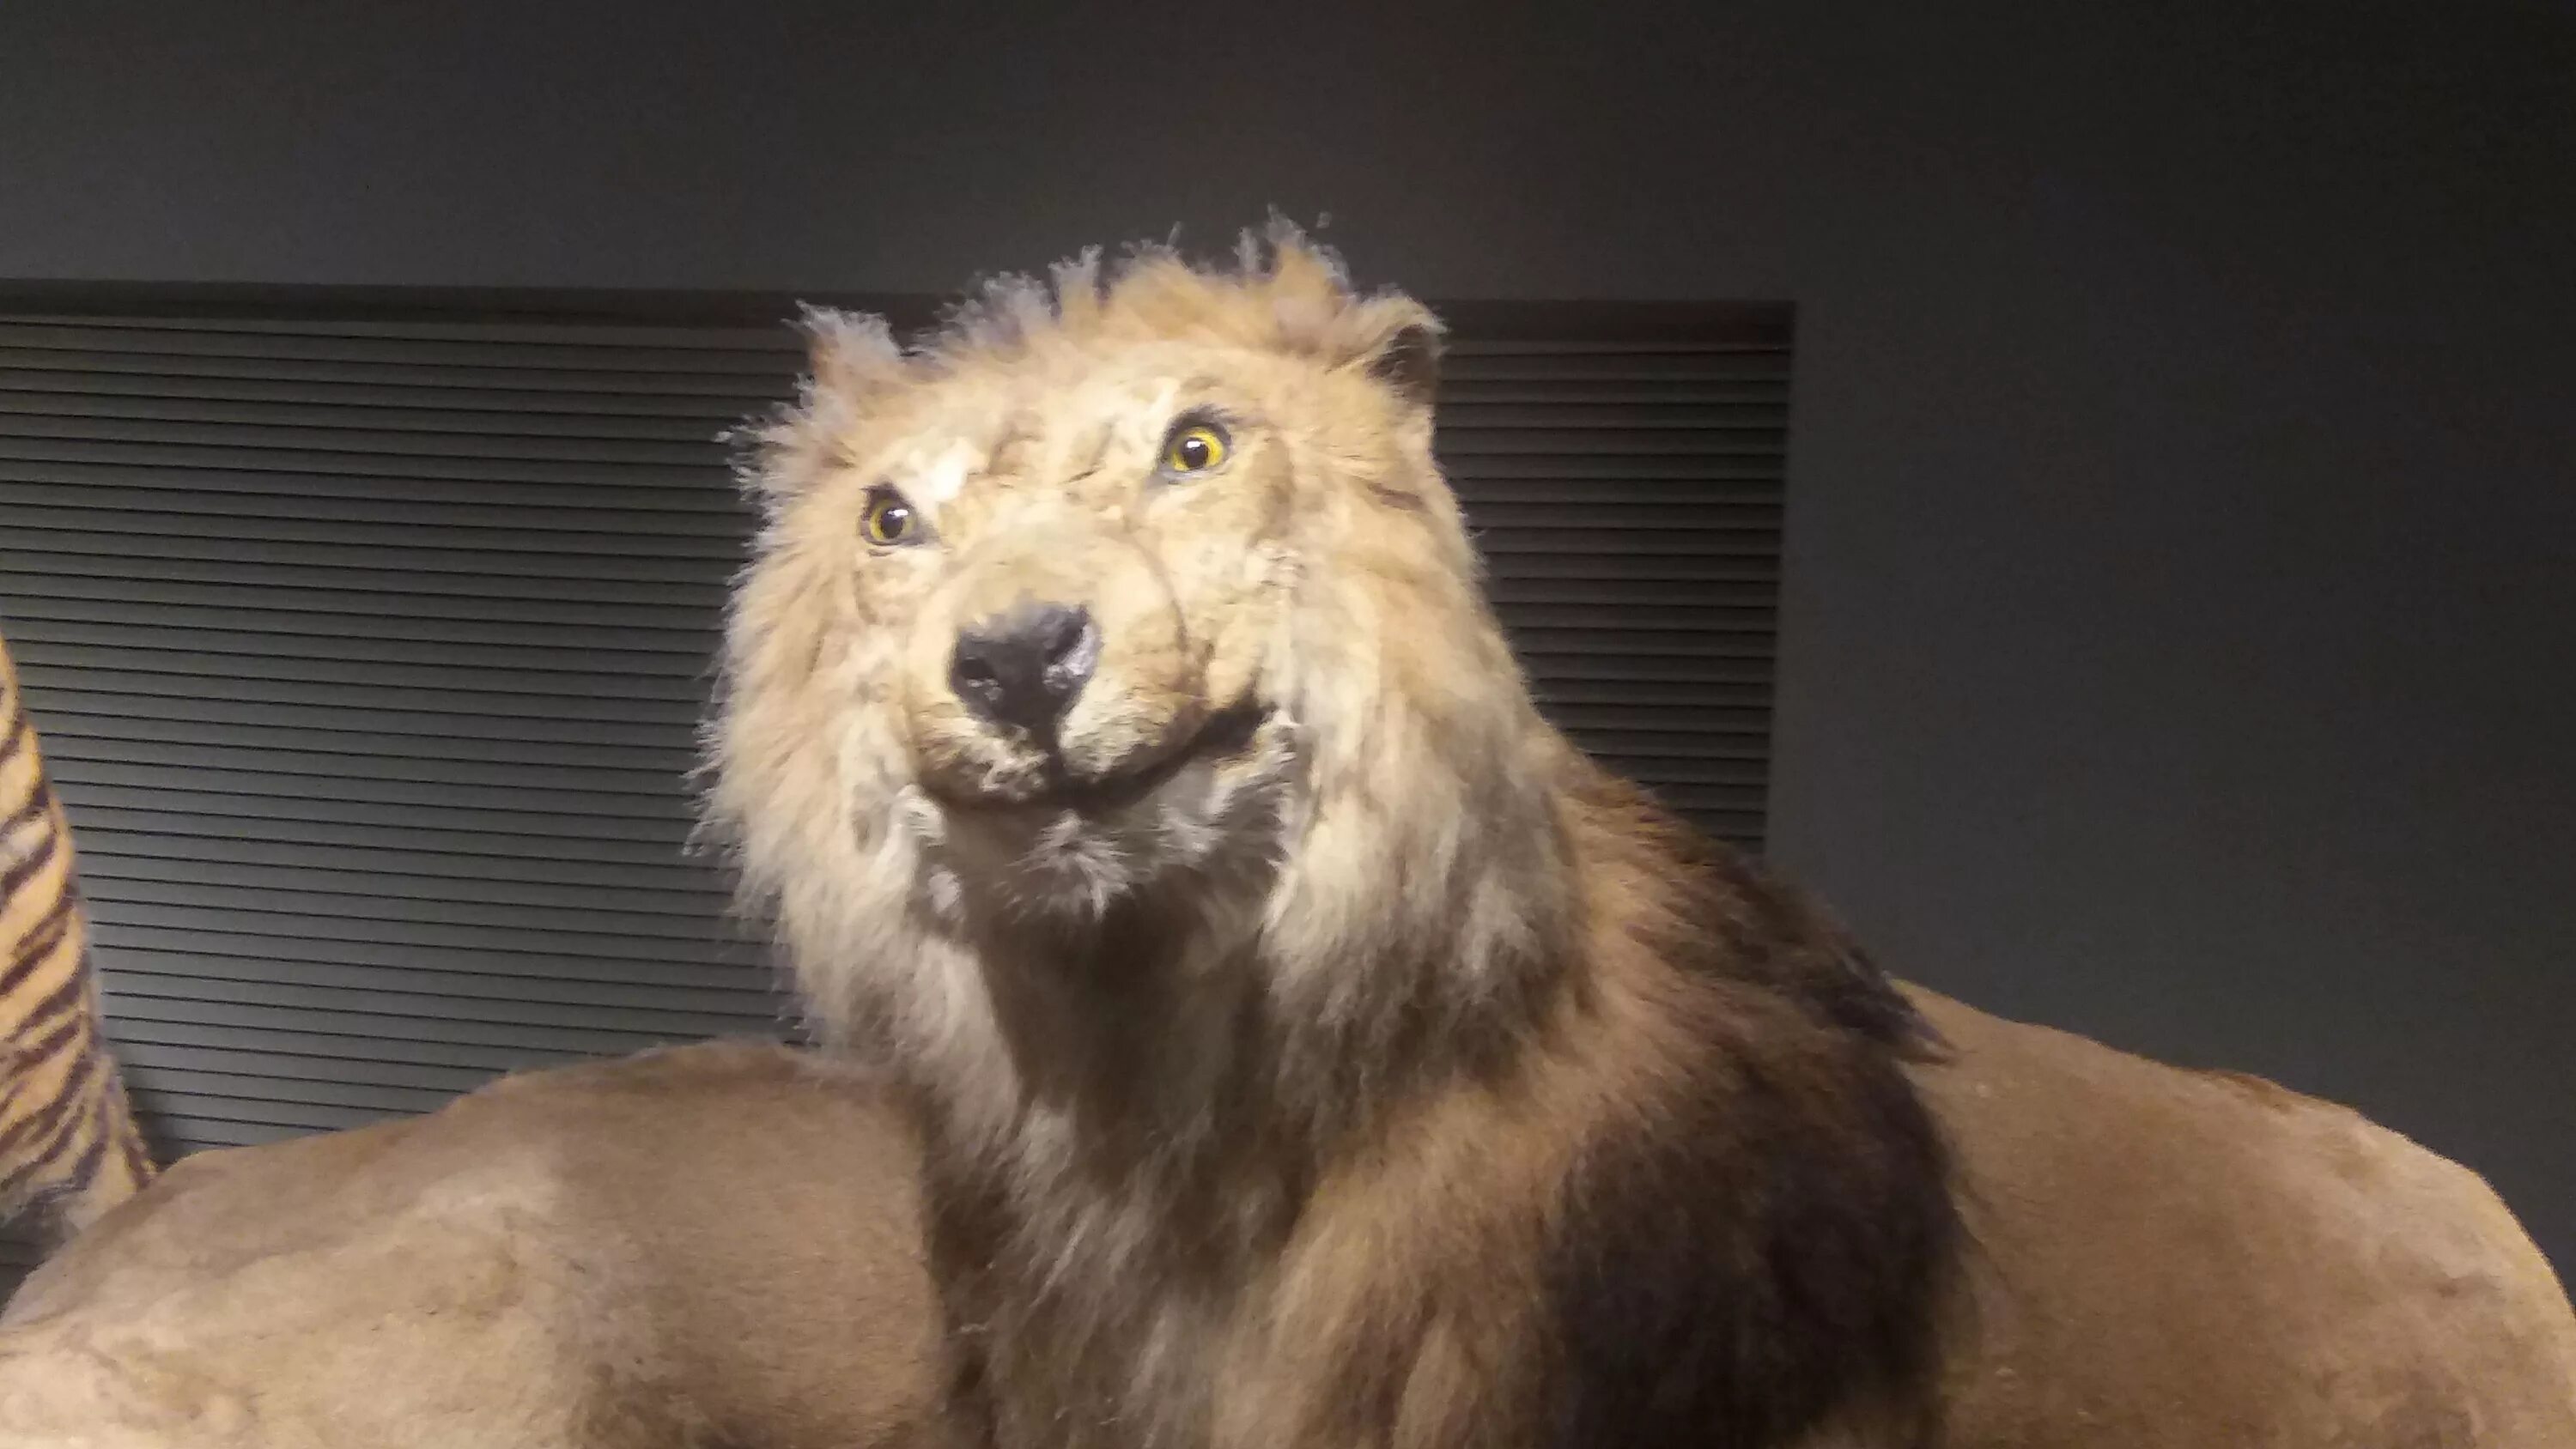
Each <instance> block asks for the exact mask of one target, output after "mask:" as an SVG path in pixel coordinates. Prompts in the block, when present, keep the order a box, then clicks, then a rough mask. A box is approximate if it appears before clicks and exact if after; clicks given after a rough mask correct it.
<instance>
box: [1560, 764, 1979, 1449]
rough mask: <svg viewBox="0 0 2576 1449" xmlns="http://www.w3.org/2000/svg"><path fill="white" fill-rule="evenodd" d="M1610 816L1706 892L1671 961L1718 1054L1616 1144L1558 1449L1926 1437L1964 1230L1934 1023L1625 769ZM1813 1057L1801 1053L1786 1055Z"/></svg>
mask: <svg viewBox="0 0 2576 1449" xmlns="http://www.w3.org/2000/svg"><path fill="white" fill-rule="evenodd" d="M1593 803H1594V805H1595V807H1596V808H1598V809H1601V810H1603V811H1605V812H1606V813H1608V814H1610V815H1611V816H1612V817H1613V818H1615V819H1616V820H1617V821H1618V822H1619V826H1620V830H1621V832H1622V834H1624V835H1625V837H1626V838H1627V839H1628V840H1629V841H1631V842H1633V843H1634V844H1635V845H1636V846H1637V847H1638V848H1639V849H1641V850H1645V851H1652V852H1656V853H1662V854H1666V855H1667V856H1668V859H1669V862H1670V864H1669V866H1668V869H1669V868H1672V867H1678V869H1677V870H1676V871H1675V872H1674V874H1673V875H1672V876H1669V877H1667V880H1668V881H1669V882H1670V883H1671V884H1673V885H1675V886H1676V887H1678V888H1679V889H1680V890H1681V891H1682V893H1683V897H1684V899H1683V901H1682V902H1681V903H1680V904H1679V909H1678V910H1677V911H1676V913H1675V915H1674V917H1673V923H1674V924H1675V925H1678V926H1679V927H1681V929H1677V930H1670V931H1666V932H1661V933H1658V935H1657V937H1656V938H1655V939H1654V940H1653V941H1652V942H1651V946H1652V949H1653V951H1654V954H1655V955H1656V956H1657V957H1658V958H1660V959H1661V960H1662V961H1664V962H1666V963H1668V964H1669V965H1671V966H1673V967H1675V968H1677V969H1679V970H1681V971H1682V972H1683V973H1684V974H1685V975H1686V976H1687V977H1688V978H1690V980H1691V981H1692V982H1693V983H1694V984H1695V985H1697V986H1698V987H1700V988H1701V989H1700V990H1698V991H1696V992H1693V993H1691V994H1689V995H1688V996H1686V997H1684V998H1683V1000H1684V1002H1685V1003H1686V1005H1685V1006H1684V1008H1683V1009H1684V1011H1685V1012H1686V1013H1687V1014H1688V1015H1689V1016H1690V1017H1691V1018H1692V1019H1690V1020H1688V1021H1686V1022H1684V1023H1683V1025H1684V1026H1685V1027H1686V1028H1687V1030H1688V1032H1689V1035H1690V1036H1691V1038H1692V1039H1693V1040H1694V1041H1698V1042H1703V1043H1705V1044H1706V1047H1707V1049H1706V1050H1705V1051H1703V1052H1701V1053H1699V1055H1698V1056H1697V1058H1696V1059H1694V1060H1692V1061H1690V1062H1689V1063H1688V1064H1687V1068H1688V1070H1687V1071H1686V1073H1685V1075H1684V1078H1683V1080H1681V1081H1678V1082H1675V1083H1673V1084H1672V1085H1671V1087H1670V1089H1669V1090H1668V1091H1667V1092H1665V1093H1664V1094H1663V1096H1662V1098H1661V1100H1657V1101H1651V1102H1642V1103H1637V1104H1634V1110H1633V1116H1632V1117H1631V1118H1630V1119H1629V1120H1628V1121H1626V1122H1624V1123H1622V1124H1619V1126H1618V1128H1615V1129H1614V1130H1612V1131H1611V1132H1609V1133H1605V1134H1603V1135H1601V1136H1599V1137H1597V1138H1596V1139H1595V1140H1594V1141H1593V1142H1592V1143H1590V1144H1588V1146H1587V1150H1586V1151H1585V1153H1584V1155H1583V1157H1582V1158H1581V1160H1580V1161H1579V1163H1578V1165H1577V1168H1576V1170H1575V1172H1574V1173H1573V1174H1572V1175H1571V1177H1570V1179H1569V1181H1568V1183H1567V1185H1566V1191H1565V1199H1564V1201H1563V1203H1562V1213H1561V1217H1560V1220H1559V1227H1558V1230H1557V1232H1556V1234H1555V1240H1554V1242H1553V1243H1552V1245H1551V1250H1550V1256H1549V1261H1548V1263H1547V1267H1546V1282H1547V1284H1548V1292H1549V1294H1550V1296H1551V1298H1552V1299H1553V1302H1554V1308H1555V1317H1556V1328H1557V1332H1558V1333H1559V1334H1560V1335H1561V1339H1560V1342H1559V1344H1558V1353H1559V1355H1560V1356H1561V1363H1562V1366H1563V1367H1562V1379H1561V1385H1560V1387H1559V1390H1558V1392H1557V1393H1556V1394H1555V1395H1554V1402H1553V1405H1552V1410H1553V1413H1552V1421H1551V1424H1550V1426H1549V1436H1548V1440H1547V1442H1548V1443H1550V1444H1552V1445H1555V1446H1559V1449H1588V1446H1594V1445H1610V1444H1617V1445H1620V1446H1623V1449H1686V1446H1687V1449H1711V1446H1718V1449H1757V1446H1768V1445H1777V1444H1784V1443H1790V1442H1794V1441H1795V1439H1796V1437H1797V1436H1799V1435H1800V1434H1802V1433H1803V1432H1805V1431H1808V1430H1811V1429H1813V1428H1814V1427H1816V1426H1817V1425H1818V1424H1819V1423H1820V1422H1821V1421H1823V1420H1824V1419H1825V1418H1827V1417H1828V1416H1829V1415H1841V1414H1852V1413H1857V1414H1860V1415H1863V1416H1864V1417H1863V1418H1862V1419H1861V1420H1860V1422H1864V1423H1867V1424H1869V1425H1870V1426H1871V1427H1872V1428H1873V1429H1874V1430H1875V1431H1876V1432H1877V1433H1879V1434H1880V1435H1883V1436H1886V1437H1884V1438H1879V1439H1872V1440H1871V1441H1870V1442H1873V1443H1881V1442H1883V1443H1887V1444H1890V1445H1906V1444H1914V1443H1921V1442H1928V1440H1929V1436H1930V1435H1931V1433H1932V1431H1933V1429H1934V1427H1935V1425H1934V1423H1933V1419H1932V1412H1933V1411H1932V1407H1931V1405H1932V1399H1931V1394H1930V1383H1929V1378H1930V1375H1931V1371H1932V1369H1933V1366H1934V1363H1935V1359H1936V1356H1937V1349H1938V1337H1937V1329H1938V1322H1937V1319H1938V1311H1939V1305H1940V1304H1941V1302H1942V1300H1943V1297H1944V1289H1945V1287H1946V1285H1947V1282H1948V1270H1949V1265H1950V1264H1951V1262H1952V1261H1953V1258H1954V1255H1955V1253H1956V1251H1957V1249H1958V1246H1959V1243H1960V1241H1961V1238H1962V1232H1961V1225H1960V1222H1959V1219H1958V1216H1957V1211H1956V1208H1955V1205H1954V1201H1953V1195H1952V1190H1951V1180H1950V1171H1949V1159H1948V1152H1947V1149H1946V1146H1945V1144H1944V1143H1943V1141H1942V1139H1941V1136H1940V1133H1939V1130H1938V1128H1937V1126H1936V1124H1935V1123H1934V1121H1933V1119H1932V1116H1931V1113H1930V1110H1929V1109H1928V1107H1927V1106H1926V1105H1925V1104H1924V1103H1923V1102H1922V1100H1921V1099H1920V1098H1919V1097H1918V1096H1917V1094H1916V1093H1915V1091H1914V1089H1913V1086H1912V1083H1911V1082H1910V1081H1909V1080H1908V1079H1907V1078H1906V1076H1905V1074H1904V1071H1903V1068H1902V1065H1901V1063H1902V1061H1903V1060H1904V1059H1906V1058H1909V1057H1917V1056H1920V1055H1923V1054H1925V1053H1926V1052H1927V1051H1928V1050H1929V1049H1930V1047H1931V1043H1932V1040H1933V1038H1932V1032H1931V1028H1930V1026H1929V1024H1928V1023H1926V1022H1925V1021H1924V1020H1923V1019H1922V1018H1921V1016H1920V1015H1919V1014H1918V1013H1917V1012H1916V1011H1915V1010H1914V1008H1913V1005H1912V1004H1911V1003H1910V1002H1908V1001H1907V1000H1906V999H1905V997H1904V996H1903V995H1902V994H1901V993H1899V992H1898V991H1897V989H1896V987H1895V985H1894V984H1893V983H1892V982H1890V981H1889V980H1888V979H1887V978H1886V976H1885V975H1884V974H1882V973H1881V972H1880V971H1879V970H1878V969H1877V968H1876V967H1875V966H1874V965H1872V964H1871V963H1870V962H1869V961H1868V960H1867V959H1866V958H1865V957H1864V956H1862V955H1861V954H1860V953H1859V952H1858V951H1856V950H1854V949H1853V948H1852V947H1851V945H1850V943H1849V941H1848V940H1847V939H1846V938H1845V937H1844V936H1843V934H1842V933H1841V932H1840V931H1839V930H1837V929H1836V928H1834V926H1833V925H1832V924H1831V923H1830V922H1829V921H1828V920H1826V919H1825V918H1824V916H1823V915H1822V913H1821V912H1819V911H1817V910H1816V909H1814V908H1813V907H1811V906H1810V905H1809V904H1808V903H1807V902H1805V901H1804V900H1803V899H1801V898H1800V897H1798V896H1797V895H1795V894H1794V893H1792V892H1789V891H1787V890H1785V889H1783V888H1781V887H1779V886H1777V885H1776V884H1774V883H1773V882H1771V881H1770V880H1768V879H1767V878H1766V877H1765V876H1764V875H1763V873H1761V872H1760V871H1759V870H1757V869H1756V868H1755V867H1753V866H1752V864H1751V863H1750V862H1749V861H1747V860H1745V859H1744V858H1743V857H1742V856H1741V855H1739V854H1738V853H1736V852H1734V851H1733V850H1731V849H1729V848H1727V847H1725V846H1723V845H1720V844H1718V843H1716V842H1713V841H1709V840H1707V839H1706V838H1704V837H1701V836H1699V835H1698V834H1697V833H1696V832H1694V831H1692V830H1690V829H1689V828H1688V827H1686V826H1682V825H1680V824H1679V823H1677V822H1675V821H1672V820H1671V819H1670V818H1669V817H1666V816H1665V815H1664V814H1663V813H1662V812H1661V811H1660V810H1657V809H1656V808H1654V807H1653V806H1652V805H1651V804H1650V803H1648V802H1647V801H1646V800H1645V799H1644V797H1643V796H1642V795H1640V794H1639V793H1638V792H1636V791H1635V790H1633V789H1632V788H1631V787H1629V786H1627V785H1626V784H1625V783H1624V782H1620V781H1616V780H1612V779H1608V778H1607V777H1603V778H1602V779H1601V781H1600V784H1599V785H1598V787H1597V793H1595V794H1594V800H1593ZM1791 1044H1795V1047H1796V1049H1795V1050H1783V1049H1782V1048H1783V1047H1785V1046H1789V1045H1791Z"/></svg>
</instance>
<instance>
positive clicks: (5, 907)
mask: <svg viewBox="0 0 2576 1449" xmlns="http://www.w3.org/2000/svg"><path fill="white" fill-rule="evenodd" d="M99 1027H100V1017H99V996H98V975H97V972H96V970H95V969H94V968H93V966H92V965H91V962H90V956H89V920H88V914H87V911H86V910H85V908H84V907H83V905H82V903H81V895H80V879H79V872H78V867H77V863H76V861H75V859H74V854H73V849H72V839H71V830H70V827H69V824H68V822H67V821H66V820H65V819H64V816H63V808H62V804H61V802H60V801H59V800H57V799H55V797H54V792H53V787H52V785H51V783H50V782H49V781H48V780H47V778H46V774H45V762H44V755H43V752H42V751H41V749H40V748H39V746H38V743H37V737H36V725H35V721H34V720H33V719H31V718H29V716H28V714H27V708H26V701H25V698H24V696H23V694H22V693H21V692H20V690H19V687H18V671H17V667H16V665H15V664H14V663H13V662H12V661H11V660H10V658H9V651H8V646H7V643H6V641H0V1221H6V1220H12V1219H15V1218H17V1217H19V1216H20V1215H21V1214H24V1213H27V1212H29V1211H31V1210H33V1211H36V1212H38V1213H39V1214H41V1216H42V1218H43V1219H44V1222H43V1226H44V1227H45V1228H46V1230H47V1231H48V1233H49V1234H50V1235H51V1236H52V1237H54V1238H55V1239H57V1240H59V1239H62V1238H67V1237H69V1236H70V1235H72V1234H74V1233H77V1232H78V1231H80V1230H81V1229H82V1228H84V1227H86V1226H87V1225H88V1224H89V1223H90V1222H92V1221H93V1220H95V1219H96V1218H97V1217H98V1216H99V1215H100V1214H101V1213H104V1212H106V1211H107V1210H108V1209H110V1208H112V1207H114V1206H116V1205H117V1204H118V1203H121V1202H123V1201H125V1200H126V1199H127V1198H129V1197H132V1196H133V1195H134V1194H135V1193H137V1192H139V1191H141V1190H142V1189H143V1186H144V1185H145V1184H146V1183H148V1182H150V1181H151V1180H152V1178H153V1176H154V1174H155V1171H156V1168H155V1165H154V1163H153V1160H152V1154H151V1151H150V1149H149V1148H147V1147H146V1146H145V1144H144V1141H143V1134H142V1133H141V1131H140V1130H138V1129H137V1128H136V1126H135V1122H134V1116H133V1112H132V1109H131V1108H130V1107H129V1106H128V1105H127V1103H126V1098H125V1085H124V1082H123V1080H122V1078H121V1077H120V1076H119V1074H118V1071H117V1067H116V1062H115V1060H114V1058H112V1057H111V1056H109V1054H108V1051H107V1045H106V1043H105V1041H103V1040H102V1039H101V1037H100V1031H99Z"/></svg>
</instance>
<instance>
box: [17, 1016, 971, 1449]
mask: <svg viewBox="0 0 2576 1449" xmlns="http://www.w3.org/2000/svg"><path fill="white" fill-rule="evenodd" d="M917 1177H918V1149H917V1147H916V1146H915V1143H914V1139H913V1137H912V1135H911V1133H910V1132H909V1130H908V1129H907V1127H906V1125H905V1123H904V1122H903V1120H902V1119H901V1118H900V1117H899V1116H898V1115H896V1114H894V1113H893V1112H891V1111H889V1110H887V1106H886V1099H885V1098H884V1096H883V1095H882V1093H881V1092H880V1091H879V1090H878V1088H877V1086H876V1084H875V1082H874V1080H873V1079H872V1078H870V1077H868V1076H866V1075H864V1074H860V1073H855V1072H853V1071H851V1070H850V1069H849V1068H847V1067H846V1066H842V1065H837V1064H834V1063H832V1062H829V1061H826V1060H823V1059H819V1058H816V1057H813V1056H811V1055H805V1054H798V1053H794V1052H791V1051H789V1050H787V1049H785V1048H779V1047H771V1046H766V1045H755V1044H751V1043H732V1042H719V1043H710V1044H703V1045H697V1046H690V1047H681V1048H673V1049H668V1050H664V1051H657V1052H651V1053H647V1054H644V1055H642V1056H639V1057H635V1058H631V1059H626V1060H620V1061H615V1062H608V1063H601V1064H595V1065H583V1066H575V1067H565V1068H556V1069H553V1070H548V1071H539V1072H529V1073H524V1074H520V1075H517V1076H513V1077H505V1078H503V1079H501V1080H500V1081H498V1082H495V1083H493V1084H491V1085H489V1086H486V1087H484V1088H483V1089H481V1090H479V1091H475V1092H472V1093H469V1094H467V1095H465V1096H463V1097H461V1098H459V1099H457V1100H456V1101H454V1102H452V1103H450V1104H448V1105H447V1106H446V1107H444V1108H442V1109H440V1110H439V1111H437V1112H435V1113H431V1114H429V1115H427V1116H425V1117H418V1118H408V1119H401V1120H396V1121H390V1122H384V1123H379V1124H376V1125H374V1126H370V1127H364V1128H358V1129H353V1130H349V1131H342V1132H333V1133H325V1134H319V1135H315V1136H310V1137H303V1138H297V1139H293V1140H290V1141H286V1142H281V1143H275V1144H271V1145H267V1146H261V1147H240V1148H230V1149H225V1150H222V1151H216V1152H209V1153H201V1154H198V1155H196V1156H193V1157H189V1158H185V1159H182V1160H181V1161H180V1162H179V1163H177V1164H176V1165H175V1166H173V1167H172V1168H171V1169H170V1170H169V1172H168V1173H166V1174H165V1175H164V1176H163V1178H162V1179H161V1180H160V1181H159V1182H157V1183H155V1184H154V1185H153V1186H152V1187H151V1188H150V1189H149V1190H147V1191H146V1192H145V1193H144V1194H143V1195H142V1196H141V1197H140V1198H138V1199H136V1200H133V1201H131V1202H129V1203H127V1204H126V1205H124V1206H123V1207H121V1208H120V1209H118V1210H116V1211H114V1212H112V1213H110V1214H109V1215H108V1216H107V1217H105V1218H104V1219H102V1220H101V1221H100V1222H99V1223H98V1224H97V1225H96V1226H95V1227H93V1228H92V1229H91V1230H90V1231H89V1232H87V1233H85V1234H83V1235H82V1236H80V1237H79V1238H76V1239H75V1240H73V1242H72V1243H71V1244H70V1245H69V1246H68V1247H67V1248H66V1249H64V1250H63V1251H62V1252H61V1253H59V1254H57V1255H56V1256H54V1257H53V1258H51V1259H49V1260H47V1261H46V1262H45V1263H44V1264H43V1265H42V1266H41V1267H39V1268H38V1269H37V1270H36V1272H35V1273H34V1274H33V1275H31V1276H30V1277H29V1279H28V1280H27V1282H26V1284H25V1285H24V1286H23V1287H22V1288H21V1289H20V1290H19V1292H18V1294H17V1295H16V1296H15V1297H14V1298H13V1299H12V1300H11V1302H10V1304H9V1306H8V1309H7V1312H6V1313H5V1314H0V1443H7V1444H10V1445H13V1446H25V1449H149V1446H170V1449H179V1446H186V1449H360V1446H364V1449H712V1446H724V1445H760V1446H763V1449H869V1446H891V1445H901V1444H912V1443H916V1442H919V1441H918V1439H917V1436H918V1435H920V1434H921V1433H922V1432H923V1427H924V1425H925V1424H926V1423H927V1422H928V1419H929V1404H930V1398H931V1396H930V1394H929V1392H928V1389H929V1387H930V1386H931V1385H932V1384H933V1383H934V1382H935V1377H934V1375H933V1374H932V1372H931V1364H932V1362H933V1360H934V1358H935V1354H936V1346H937V1345H936V1335H935V1323H936V1318H937V1315H936V1310H935V1307H934V1302H933V1299H932V1297H931V1292H930V1283H929V1279H928V1277H927V1276H926V1273H925V1270H924V1267H923V1262H922V1253H921V1248H920V1226H919V1220H918V1209H917V1190H916V1187H915V1183H916V1180H917Z"/></svg>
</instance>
